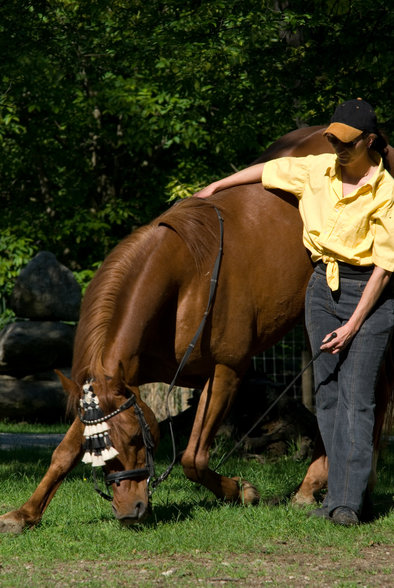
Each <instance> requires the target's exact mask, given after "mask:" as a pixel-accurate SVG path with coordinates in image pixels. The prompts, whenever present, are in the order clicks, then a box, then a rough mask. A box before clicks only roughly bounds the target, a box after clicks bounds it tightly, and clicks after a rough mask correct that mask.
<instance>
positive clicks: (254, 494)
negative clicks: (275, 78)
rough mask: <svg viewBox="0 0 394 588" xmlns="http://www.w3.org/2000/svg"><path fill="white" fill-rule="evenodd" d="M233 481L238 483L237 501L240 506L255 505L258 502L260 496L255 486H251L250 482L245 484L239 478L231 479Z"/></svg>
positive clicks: (244, 481)
mask: <svg viewBox="0 0 394 588" xmlns="http://www.w3.org/2000/svg"><path fill="white" fill-rule="evenodd" d="M233 480H236V481H237V482H238V486H239V500H240V502H241V504H244V505H249V504H252V505H255V504H258V503H259V502H260V494H259V492H258V490H257V488H256V486H253V484H251V483H250V482H247V481H246V480H241V479H240V478H233Z"/></svg>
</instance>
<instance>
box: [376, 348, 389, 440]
mask: <svg viewBox="0 0 394 588" xmlns="http://www.w3.org/2000/svg"><path fill="white" fill-rule="evenodd" d="M393 423H394V343H392V344H391V345H390V347H389V350H388V352H387V355H386V358H385V361H384V363H383V365H382V369H381V371H380V377H379V381H378V386H377V388H376V406H375V428H374V436H373V442H374V447H375V449H379V445H380V440H381V437H382V434H383V433H384V432H385V431H391V429H392V426H393Z"/></svg>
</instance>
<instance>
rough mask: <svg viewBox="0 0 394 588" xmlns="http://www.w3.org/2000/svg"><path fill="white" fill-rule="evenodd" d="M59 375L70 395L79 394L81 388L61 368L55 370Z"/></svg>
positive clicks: (64, 388)
mask: <svg viewBox="0 0 394 588" xmlns="http://www.w3.org/2000/svg"><path fill="white" fill-rule="evenodd" d="M54 371H55V373H56V375H57V377H58V378H59V380H60V383H61V385H62V386H63V390H64V391H65V392H67V394H69V395H70V396H78V395H79V389H78V386H77V384H76V383H75V382H73V381H72V380H70V378H67V376H65V375H64V374H63V373H62V372H61V371H60V370H54Z"/></svg>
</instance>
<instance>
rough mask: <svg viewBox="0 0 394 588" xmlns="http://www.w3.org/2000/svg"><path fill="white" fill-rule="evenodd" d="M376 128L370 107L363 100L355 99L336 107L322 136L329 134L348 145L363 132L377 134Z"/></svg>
mask: <svg viewBox="0 0 394 588" xmlns="http://www.w3.org/2000/svg"><path fill="white" fill-rule="evenodd" d="M377 126H378V123H377V120H376V114H375V112H374V109H373V108H372V106H371V105H370V104H368V102H365V100H362V99H361V98H357V99H356V100H348V101H347V102H343V104H340V105H339V106H337V108H336V109H335V112H334V114H333V116H332V117H331V121H330V125H329V127H328V128H327V129H326V130H325V131H324V134H325V135H326V134H327V133H330V134H331V135H334V136H335V137H336V138H337V139H339V140H340V141H342V143H349V142H350V141H354V140H355V139H357V137H359V136H360V134H361V133H363V132H364V131H366V132H368V133H377V132H378V128H377Z"/></svg>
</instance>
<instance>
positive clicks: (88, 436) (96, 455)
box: [79, 380, 133, 468]
mask: <svg viewBox="0 0 394 588" xmlns="http://www.w3.org/2000/svg"><path fill="white" fill-rule="evenodd" d="M92 382H93V380H89V381H87V382H86V383H85V384H84V385H83V386H82V389H83V397H82V398H81V399H80V407H81V409H80V410H79V418H80V421H81V422H82V423H83V424H84V425H85V430H84V433H83V435H84V437H85V442H84V446H83V448H84V450H85V454H84V456H83V458H82V461H83V462H84V463H87V464H88V463H91V464H92V467H95V468H98V467H101V466H103V465H105V462H107V461H109V460H110V459H113V458H114V457H116V456H117V455H118V451H116V449H115V447H114V446H113V445H112V442H111V438H110V436H109V433H108V432H109V426H108V424H107V422H106V421H108V420H109V419H110V418H112V417H113V416H115V415H117V414H119V413H120V412H122V411H123V410H126V409H127V408H129V407H130V406H131V405H132V404H133V399H131V398H128V399H127V401H126V402H125V403H124V404H122V406H120V407H119V408H118V409H117V410H114V411H113V412H111V414H108V415H106V416H105V415H104V413H103V411H102V410H101V408H100V405H99V399H98V397H97V395H96V394H95V393H94V391H93V386H92ZM82 411H83V416H82Z"/></svg>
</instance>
